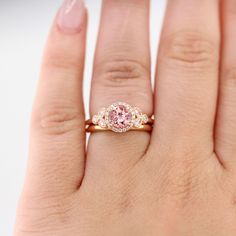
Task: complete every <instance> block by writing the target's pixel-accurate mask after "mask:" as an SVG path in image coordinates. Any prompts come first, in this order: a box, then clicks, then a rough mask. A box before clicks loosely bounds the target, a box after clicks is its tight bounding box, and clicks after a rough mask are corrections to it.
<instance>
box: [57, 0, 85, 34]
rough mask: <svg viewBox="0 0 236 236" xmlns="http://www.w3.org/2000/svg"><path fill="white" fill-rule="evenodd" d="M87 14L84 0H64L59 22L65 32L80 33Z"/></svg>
mask: <svg viewBox="0 0 236 236" xmlns="http://www.w3.org/2000/svg"><path fill="white" fill-rule="evenodd" d="M84 15H85V6H84V1H83V0H64V2H63V4H62V7H61V9H60V11H59V14H58V17H57V24H58V26H59V28H60V30H61V31H62V32H63V33H67V34H73V33H79V32H80V31H81V29H82V26H83V22H84Z"/></svg>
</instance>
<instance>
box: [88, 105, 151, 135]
mask: <svg viewBox="0 0 236 236" xmlns="http://www.w3.org/2000/svg"><path fill="white" fill-rule="evenodd" d="M148 120H149V119H148V116H147V115H146V114H142V112H141V111H140V109H139V108H137V107H132V106H130V105H129V104H127V103H124V102H116V103H113V104H112V105H110V106H109V107H108V108H102V109H101V110H100V111H99V113H98V114H97V115H94V116H93V117H92V123H93V124H94V125H99V126H100V127H102V128H108V129H110V130H112V131H114V132H118V133H123V132H127V131H128V130H130V129H131V128H132V127H135V128H139V127H141V126H142V125H143V124H146V123H148Z"/></svg>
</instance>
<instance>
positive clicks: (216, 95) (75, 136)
mask: <svg viewBox="0 0 236 236" xmlns="http://www.w3.org/2000/svg"><path fill="white" fill-rule="evenodd" d="M86 19H87V16H86V10H85V7H84V5H83V4H82V2H81V1H80V0H74V1H73V0H67V1H66V3H64V5H63V7H62V8H61V10H60V12H59V13H58V15H57V18H56V21H55V23H54V25H53V27H52V30H51V33H50V35H49V39H48V43H47V47H46V52H45V56H44V60H43V66H42V73H41V78H40V82H39V87H38V93H37V97H36V102H35V105H34V109H33V117H32V129H31V130H32V132H31V144H30V158H29V164H28V171H27V176H26V180H25V187H24V190H23V194H22V196H21V201H20V205H19V209H18V213H17V222H16V228H15V235H16V236H28V235H30V236H34V235H35V236H39V235H40V236H41V235H42V236H49V235H50V236H75V235H80V236H108V235H109V236H113V235H118V236H126V235H127V236H133V235H134V236H139V235H140V236H152V235H153V236H154V235H155V236H156V235H161V236H169V235H171V236H173V235H175V236H178V235H180V236H185V235H186V236H192V235H194V236H195V235H196V236H205V235H214V236H217V235H221V236H231V235H232V236H234V235H236V66H235V65H236V64H235V62H236V44H235V42H236V28H235V24H236V2H235V0H224V1H223V0H222V3H221V4H220V1H218V0H169V2H168V5H167V12H166V18H165V22H164V29H163V33H162V37H161V44H160V50H159V55H158V63H157V76H156V87H155V99H153V94H152V89H151V82H150V51H149V1H148V0H104V2H103V7H102V18H101V25H100V33H99V37H98V44H97V50H96V55H95V63H94V76H93V80H92V90H91V115H92V114H95V113H97V112H98V111H99V109H100V108H102V107H104V106H105V107H106V106H108V105H109V104H111V103H113V102H115V101H124V102H127V103H129V104H131V105H134V106H138V107H140V108H141V110H142V111H143V112H144V113H146V114H148V115H152V113H153V111H154V113H155V118H156V122H155V127H154V130H153V132H152V134H151V135H150V134H149V133H147V132H137V131H130V132H127V133H124V134H117V133H113V132H100V133H93V134H92V135H91V136H90V139H89V145H88V149H87V150H85V127H84V122H85V120H84V113H83V111H84V108H83V101H82V87H83V86H82V78H83V65H84V58H85V38H86V36H85V35H86V24H87V23H86V22H87V20H86Z"/></svg>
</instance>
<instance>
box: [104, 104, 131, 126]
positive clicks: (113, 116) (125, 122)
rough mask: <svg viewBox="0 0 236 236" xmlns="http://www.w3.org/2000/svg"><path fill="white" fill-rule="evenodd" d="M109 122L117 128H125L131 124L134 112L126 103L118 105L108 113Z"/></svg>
mask: <svg viewBox="0 0 236 236" xmlns="http://www.w3.org/2000/svg"><path fill="white" fill-rule="evenodd" d="M108 119H109V123H110V125H111V126H112V127H114V128H117V129H124V128H127V127H129V126H130V123H131V121H132V114H131V112H130V111H129V110H128V109H127V107H126V106H125V105H116V106H114V108H113V109H112V110H111V111H110V112H109V114H108Z"/></svg>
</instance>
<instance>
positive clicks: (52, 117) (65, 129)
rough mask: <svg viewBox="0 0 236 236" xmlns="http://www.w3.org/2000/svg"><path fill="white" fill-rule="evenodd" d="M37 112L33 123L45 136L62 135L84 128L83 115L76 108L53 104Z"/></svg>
mask: <svg viewBox="0 0 236 236" xmlns="http://www.w3.org/2000/svg"><path fill="white" fill-rule="evenodd" d="M39 110H40V111H39V112H38V115H37V116H36V117H37V118H36V119H35V121H36V123H37V125H38V123H39V127H40V129H41V130H42V131H43V132H44V133H46V134H51V135H62V134H66V133H69V132H71V131H73V130H79V129H82V128H84V126H83V125H84V123H83V121H84V115H83V113H82V112H80V111H79V110H78V109H77V108H73V107H71V106H58V105H55V104H54V105H50V106H47V107H46V108H45V107H43V108H41V109H39Z"/></svg>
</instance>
